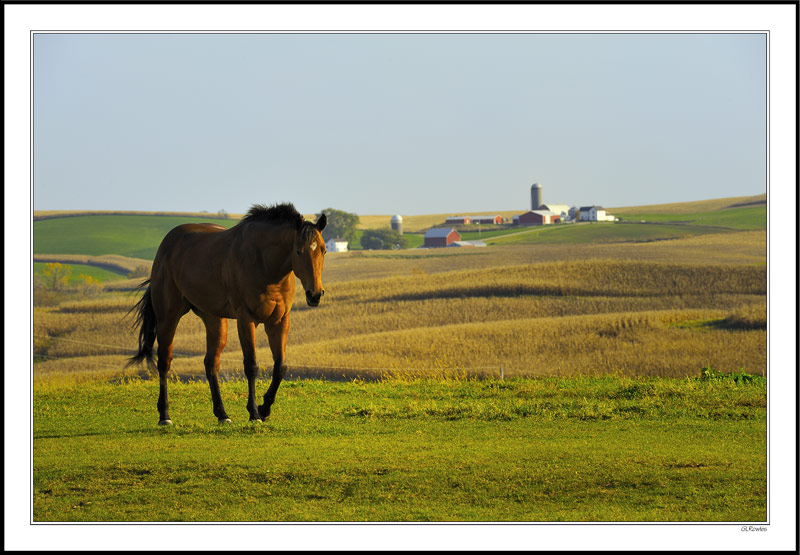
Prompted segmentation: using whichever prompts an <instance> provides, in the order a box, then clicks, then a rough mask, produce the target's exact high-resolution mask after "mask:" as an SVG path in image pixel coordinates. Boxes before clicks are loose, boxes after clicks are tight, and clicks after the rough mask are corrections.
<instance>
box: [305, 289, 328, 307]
mask: <svg viewBox="0 0 800 555" xmlns="http://www.w3.org/2000/svg"><path fill="white" fill-rule="evenodd" d="M324 294H325V290H324V289H323V290H322V291H320V292H319V293H317V294H314V293H312V292H311V291H306V302H307V303H308V306H319V301H320V299H321V298H322V295H324Z"/></svg>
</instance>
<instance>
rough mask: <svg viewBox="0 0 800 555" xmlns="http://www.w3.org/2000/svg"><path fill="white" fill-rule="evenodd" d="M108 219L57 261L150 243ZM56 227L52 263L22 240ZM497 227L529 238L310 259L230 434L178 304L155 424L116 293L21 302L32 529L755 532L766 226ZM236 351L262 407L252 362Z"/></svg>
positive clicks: (230, 389)
mask: <svg viewBox="0 0 800 555" xmlns="http://www.w3.org/2000/svg"><path fill="white" fill-rule="evenodd" d="M724 206H728V204H725V205H724ZM724 206H723V208H720V210H724V209H725V208H724ZM699 212H702V210H698V209H697V208H696V207H695V208H692V210H689V211H687V212H685V213H686V214H694V213H699ZM102 217H105V218H113V216H111V215H105V216H102ZM148 217H153V218H156V216H148ZM82 218H84V217H74V218H64V219H63V220H61V221H63V222H67V221H72V222H73V223H75V224H78V225H81V226H86V225H88V224H87V223H86V222H82V221H81V219H82ZM88 218H90V219H91V218H101V216H91V217H88ZM117 218H118V219H117V223H113V222H112V221H110V220H109V221H108V222H105V223H104V225H103V226H100V228H101V229H100V231H93V232H92V233H88V232H87V234H86V235H83V243H80V242H79V241H78V240H77V239H74V237H75V235H74V234H71V232H68V231H67V230H66V228H60V230H56V231H57V232H58V233H62V234H65V235H68V236H69V237H72V238H73V239H71V240H72V241H74V244H70V245H62V247H63V249H62V252H63V253H64V254H65V255H66V254H72V255H76V254H77V253H76V252H71V253H70V252H69V250H70V249H84V250H81V251H80V252H81V253H83V254H86V255H95V256H97V255H100V254H106V255H108V254H115V255H123V256H127V257H135V256H136V255H137V254H138V255H141V254H143V253H145V254H146V252H150V251H149V250H147V249H151V250H152V252H153V253H154V252H155V248H156V247H157V245H158V241H160V239H161V237H155V235H157V232H156V231H152V229H153V228H151V231H150V232H148V233H149V235H148V234H146V233H144V232H141V228H136V227H135V226H134V228H133V230H132V229H127V230H126V229H125V228H124V226H122V225H120V222H125V221H134V219H136V218H137V217H136V216H119V217H117ZM128 218H133V219H128ZM160 218H165V219H169V218H167V217H163V216H162V217H160ZM126 219H128V220H126ZM58 221H60V220H44V221H40V222H36V225H35V227H34V235H35V244H36V243H38V244H39V245H42V244H45V243H47V242H48V241H50V243H47V245H48V246H47V248H48V249H51V250H52V249H56V248H57V244H56V242H54V241H57V237H56V236H57V234H58V233H53V230H50V231H47V230H48V229H49V228H43V227H40V226H41V225H42V224H48V223H49V224H50V225H52V223H53V222H58ZM216 221H217V222H219V220H216ZM90 223H91V222H89V224H90ZM230 223H231V224H233V223H235V221H234V220H231V221H230ZM151 224H152V222H151ZM151 224H147V225H151ZM159 225H160V224H159ZM166 225H170V224H166ZM597 229H600V230H612V231H602V232H598V231H594V230H597ZM650 229H656V230H660V231H659V233H662V236H660V237H654V236H648V235H647V234H646V233H647V230H650ZM103 230H105V231H106V232H107V235H106V236H103V233H102V231H103ZM614 230H625V232H624V233H630V232H631V230H634V232H633V233H632V234H631V235H625V234H622V235H620V234H619V233H621V232H619V231H614ZM636 230H639V231H641V233H638V232H636ZM681 230H683V232H681ZM686 230H688V231H686ZM44 231H47V233H44ZM612 232H613V233H617V235H615V236H602V235H598V233H600V234H602V233H612ZM93 233H94V234H93ZM40 234H41V237H43V239H42V241H41V242H40V241H39V237H40ZM559 234H560V235H559ZM672 234H674V236H673V235H672ZM117 235H124V236H125V240H120V241H117V239H116V236H117ZM547 235H550V236H552V237H556V239H548V240H533V239H532V237H534V236H536V237H544V236H547ZM557 236H560V239H557ZM515 237H517V238H523V237H528V238H527V239H525V240H511V239H514V237H509V238H508V240H505V241H504V240H503V239H498V240H497V244H493V245H490V246H489V247H487V248H481V249H475V248H472V249H470V248H464V249H431V250H407V251H382V252H364V251H357V252H348V253H329V254H328V255H327V258H326V263H325V271H324V273H323V282H324V286H325V289H326V295H325V298H324V300H323V302H322V304H321V305H320V306H319V307H317V308H309V307H307V306H306V305H305V300H304V298H303V297H302V292H301V293H298V296H297V298H296V299H295V307H294V309H293V311H292V315H291V318H292V329H291V332H290V334H289V341H288V348H287V360H286V363H287V366H288V374H287V381H284V383H283V385H282V386H281V388H280V390H279V391H278V396H277V401H276V404H275V405H274V407H273V414H272V416H270V418H269V419H268V421H267V422H266V423H264V424H261V425H260V426H259V425H250V424H248V423H247V412H246V410H245V409H244V403H245V399H246V395H247V387H246V383H245V382H244V381H243V378H244V375H243V372H242V355H241V351H240V350H239V342H238V337H237V334H236V333H235V326H233V325H232V326H231V332H230V333H229V337H228V344H227V347H226V349H225V351H224V352H223V356H222V362H221V368H222V369H221V374H220V375H221V379H222V395H223V400H224V401H225V403H226V406H227V407H228V412H229V415H230V417H231V418H232V419H233V422H232V424H231V425H230V426H223V427H220V426H219V425H217V422H216V418H215V417H214V416H213V414H212V412H211V402H210V395H209V389H208V385H207V384H205V383H204V370H203V363H202V359H203V356H204V354H205V331H204V328H203V325H202V323H201V322H200V320H199V318H197V317H196V316H194V315H193V314H191V313H190V314H187V315H186V316H185V317H184V318H183V319H182V320H181V323H180V325H179V326H178V330H177V334H176V339H175V360H174V362H173V366H172V369H173V381H172V383H171V384H170V396H171V399H170V400H171V413H172V417H173V419H174V421H175V426H174V427H171V428H168V429H164V428H158V427H157V426H156V425H155V423H156V422H157V419H158V414H157V411H156V408H155V404H156V398H157V395H158V394H157V391H158V382H157V380H154V379H152V378H153V375H152V374H151V373H150V371H148V370H147V369H146V368H145V367H141V368H132V369H128V370H124V369H123V367H124V363H125V361H126V359H127V357H129V356H131V355H132V354H133V353H134V352H135V347H136V334H135V332H134V330H133V329H132V328H131V327H130V324H131V320H130V318H128V317H127V316H126V313H127V312H128V310H129V309H130V308H131V307H132V305H133V303H134V302H135V301H136V300H137V298H138V297H137V296H136V294H135V293H134V292H133V291H124V290H120V287H122V288H128V289H129V288H130V287H131V286H132V284H133V283H135V281H130V280H127V281H118V282H115V283H116V284H117V285H113V284H112V283H111V282H109V286H108V287H107V290H106V291H105V292H104V293H102V294H100V295H98V296H95V297H92V298H85V297H82V296H81V295H80V293H79V291H77V290H75V291H71V292H69V291H68V292H65V293H60V294H59V295H58V296H57V298H55V300H53V301H52V302H48V303H47V306H38V305H36V306H35V308H34V322H33V357H34V365H33V374H34V376H33V379H34V461H35V463H34V519H35V520H40V521H73V520H81V521H86V520H89V521H94V520H97V521H120V520H165V521H171V520H188V521H219V520H234V521H238V520H242V521H251V520H266V521H286V520H288V521H364V520H369V521H403V520H408V521H495V520H496V521H526V522H528V521H558V520H565V521H761V520H764V519H765V511H766V509H765V507H766V501H765V499H766V480H765V465H766V459H765V456H766V445H765V442H766V381H765V379H764V378H763V376H765V375H766V372H767V367H766V361H767V303H766V292H767V268H766V231H765V229H764V228H763V227H762V228H761V229H753V230H744V231H742V230H733V229H722V228H719V227H716V226H714V225H703V226H698V225H693V224H600V225H598V224H591V225H590V224H581V225H571V226H566V225H563V226H554V227H553V228H551V229H540V230H532V231H531V232H530V233H526V234H523V235H519V236H515ZM81 245H83V246H81ZM86 245H92V248H88V247H86ZM104 245H105V246H104ZM90 251H91V252H90ZM40 252H44V251H40ZM52 252H55V251H52ZM134 259H135V258H134ZM75 260H79V258H75ZM126 260H127V259H126ZM73 273H75V272H74V271H73ZM137 281H140V280H137ZM115 288H116V289H115ZM231 324H233V323H231ZM256 338H257V345H256V347H257V356H258V361H259V363H260V366H261V368H262V372H261V376H260V381H259V385H258V393H259V395H261V394H263V392H264V390H265V389H266V386H267V383H268V381H267V380H268V379H269V373H270V370H269V369H270V368H271V359H270V355H269V348H268V345H267V339H266V336H265V334H264V333H263V332H258V333H257V336H256ZM704 367H708V368H714V369H716V370H719V371H721V372H723V373H724V374H720V375H719V376H717V377H716V378H714V379H709V377H708V375H706V376H705V377H701V369H703V368H704ZM742 372H743V373H744V374H742ZM728 373H734V375H747V376H750V378H748V379H747V380H735V379H733V378H731V377H730V376H728V377H727V378H726V377H725V376H726V375H727V374H728ZM720 376H721V377H720ZM76 452H80V453H84V454H85V456H82V457H81V458H80V459H78V460H76V457H75V456H74V453H76ZM167 463H172V464H171V465H170V464H167Z"/></svg>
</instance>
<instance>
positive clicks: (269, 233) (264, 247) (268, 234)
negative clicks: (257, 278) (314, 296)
mask: <svg viewBox="0 0 800 555" xmlns="http://www.w3.org/2000/svg"><path fill="white" fill-rule="evenodd" d="M257 237H258V246H257V247H256V248H257V249H258V250H259V252H260V255H261V258H262V261H263V263H264V271H265V272H266V274H267V277H268V279H269V281H270V282H275V283H277V282H279V281H281V280H282V279H283V278H285V277H286V276H287V275H288V274H289V273H290V272H291V271H292V249H294V241H295V231H294V230H293V229H292V228H291V227H286V226H265V229H263V230H261V232H260V233H258V234H257Z"/></svg>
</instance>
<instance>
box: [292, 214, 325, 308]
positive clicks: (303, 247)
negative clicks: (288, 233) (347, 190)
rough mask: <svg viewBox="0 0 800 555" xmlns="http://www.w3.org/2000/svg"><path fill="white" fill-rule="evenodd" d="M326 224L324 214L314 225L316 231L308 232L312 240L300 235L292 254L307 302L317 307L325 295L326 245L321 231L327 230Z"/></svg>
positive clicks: (294, 269) (294, 268)
mask: <svg viewBox="0 0 800 555" xmlns="http://www.w3.org/2000/svg"><path fill="white" fill-rule="evenodd" d="M325 223H326V217H325V214H323V215H322V216H320V218H319V219H318V220H317V223H316V224H314V228H315V229H311V230H308V231H310V233H311V238H310V239H308V235H307V234H303V233H298V243H297V244H296V246H295V251H294V253H293V254H292V270H293V271H294V273H295V275H296V276H297V277H298V278H300V282H301V283H302V284H303V289H304V290H305V292H306V302H307V303H308V305H309V306H317V305H318V304H319V302H320V299H321V298H322V295H324V294H325V290H324V289H323V288H322V268H323V266H324V265H325V243H324V242H323V240H322V235H321V234H320V231H322V230H323V229H324V228H325ZM306 225H307V224H306ZM302 237H306V239H305V240H303V239H302Z"/></svg>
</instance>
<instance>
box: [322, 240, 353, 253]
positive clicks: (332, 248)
mask: <svg viewBox="0 0 800 555" xmlns="http://www.w3.org/2000/svg"><path fill="white" fill-rule="evenodd" d="M347 245H348V243H347V241H345V240H344V239H328V241H327V242H326V243H325V248H326V249H328V252H347Z"/></svg>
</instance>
